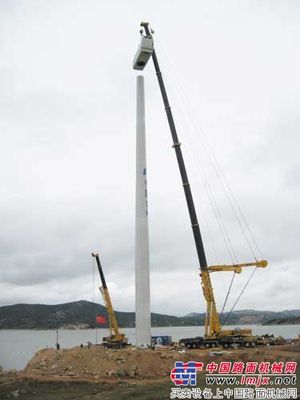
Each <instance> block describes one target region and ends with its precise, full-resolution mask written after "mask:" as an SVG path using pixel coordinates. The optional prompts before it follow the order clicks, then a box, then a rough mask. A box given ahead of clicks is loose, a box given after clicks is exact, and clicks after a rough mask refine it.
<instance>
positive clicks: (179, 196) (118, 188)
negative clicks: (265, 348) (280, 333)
mask: <svg viewBox="0 0 300 400" xmlns="http://www.w3.org/2000/svg"><path fill="white" fill-rule="evenodd" d="M143 20H146V21H150V22H151V24H152V27H153V29H154V30H155V35H154V38H155V46H156V49H157V55H158V57H159V60H160V64H161V69H162V71H163V73H164V76H165V79H166V86H167V90H168V92H169V97H170V103H171V105H172V106H173V111H174V117H175V121H176V122H177V125H178V135H179V138H180V141H181V142H182V150H183V153H184V156H185V158H186V162H187V168H188V173H189V175H190V182H191V185H192V190H193V192H194V194H195V204H196V208H197V212H198V215H199V220H200V225H201V229H202V233H203V241H204V245H205V248H206V252H207V258H208V263H209V264H216V263H222V264H224V263H229V262H231V257H230V256H229V254H228V251H227V250H226V246H225V244H224V240H223V238H222V235H221V233H220V230H219V228H218V222H217V220H216V218H215V216H214V212H213V209H212V207H211V204H210V203H211V202H210V201H209V196H208V195H207V191H208V193H210V196H213V200H212V202H213V203H214V202H216V203H217V205H218V210H219V212H220V215H221V216H222V221H221V222H220V220H219V224H220V223H221V224H224V226H226V231H227V233H228V236H230V241H231V244H232V247H233V248H234V254H235V256H236V259H237V260H238V261H239V262H243V261H251V260H252V259H253V256H252V255H251V251H250V250H249V246H248V245H247V243H246V240H245V238H244V237H243V235H242V233H241V231H240V229H239V224H238V222H237V221H236V219H235V215H234V213H233V212H232V210H231V208H230V206H229V203H228V198H227V196H226V193H224V190H222V187H223V186H224V180H223V181H222V180H221V181H220V180H219V179H218V178H219V177H220V176H223V173H224V175H225V176H226V179H227V180H226V182H228V183H229V186H230V189H231V191H232V192H233V193H234V195H235V197H236V198H237V200H238V203H239V205H240V207H241V209H242V210H243V212H244V215H245V217H246V219H247V222H248V224H249V226H250V228H251V230H252V232H253V235H254V237H255V239H256V241H257V243H258V246H259V248H260V249H261V253H262V256H263V257H264V258H266V259H267V260H269V263H270V265H269V267H268V268H267V269H264V270H261V269H260V270H257V271H256V273H255V275H254V277H253V279H252V281H251V283H250V284H249V286H248V288H247V290H246V292H245V293H244V295H243V297H242V298H241V300H240V302H239V303H238V305H237V309H245V308H253V309H262V310H284V309H293V308H300V304H299V300H298V299H299V296H297V294H298V290H299V284H300V282H299V273H298V269H299V262H300V251H299V237H300V214H299V203H300V190H299V176H300V161H299V154H298V153H299V146H300V139H299V128H300V117H299V106H300V81H299V71H300V55H299V54H300V48H299V47H300V46H299V43H300V28H299V21H300V4H299V2H298V1H283V0H282V1H276V0H270V1H267V0H265V1H264V0H261V1H255V0H249V1H246V0H243V1H241V0H236V1H233V0H232V1H223V0H219V1H217V0H213V1H211V0H205V1H204V0H203V1H199V0H190V1H188V2H187V1H177V0H160V1H155V0H152V1H142V0H132V1H129V0H123V1H121V0H119V1H116V0H107V1H106V0H100V1H99V0H85V1H83V0H82V1H75V0H72V1H71V0H70V1H67V0H59V1H58V0H57V1H46V0H43V1H29V0H28V1H17V0H4V1H1V2H0V26H1V35H0V37H1V38H0V54H1V57H0V88H1V98H0V132H1V146H0V160H1V168H0V221H1V224H0V281H1V283H0V304H1V305H5V304H14V303H19V302H26V303H47V304H54V303H61V302H68V301H75V300H80V299H85V300H90V301H97V302H98V301H102V300H101V298H100V295H99V293H98V289H97V285H98V284H99V277H98V273H97V271H95V266H94V264H93V260H92V257H91V256H90V253H91V252H92V251H97V252H99V253H100V255H101V260H102V264H103V268H104V270H105V274H106V277H107V282H108V285H109V289H110V291H111V297H112V300H113V303H114V307H115V309H117V310H124V311H133V310H134V209H135V107H136V105H135V90H136V88H135V85H136V75H137V73H136V71H134V70H133V69H132V59H133V56H134V54H135V52H136V49H137V46H138V42H139V29H140V27H139V24H140V22H141V21H143ZM143 74H144V76H145V86H146V112H147V116H146V117H147V162H148V192H149V230H150V249H151V254H150V258H151V310H152V311H154V312H161V313H168V314H174V315H184V314H187V313H189V312H204V311H205V302H204V299H203V295H202V291H201V286H200V278H199V271H198V268H199V265H198V262H197V258H196V253H195V249H194V243H193V237H192V233H191V228H190V223H189V218H188V214H187V209H186V205H185V200H184V196H183V191H182V186H181V182H180V177H179V172H178V167H177V164H176V160H175V156H174V154H173V153H174V151H173V149H172V147H171V137H170V133H169V130H168V125H167V122H166V118H165V115H164V109H163V105H162V101H161V96H160V92H159V88H158V84H157V81H156V76H155V73H154V68H153V65H152V62H151V63H149V65H148V66H147V68H146V69H145V71H144V73H143ZM215 159H217V161H218V165H217V167H216V165H215V164H213V160H215ZM214 165H215V167H214ZM221 170H222V172H220V171H221ZM216 171H217V172H218V174H216ZM222 182H223V186H222ZM226 185H227V184H225V186H226ZM226 187H227V186H226ZM205 189H206V190H205ZM227 194H228V193H227ZM230 196H231V195H229V197H230ZM230 198H231V201H232V202H234V201H233V200H232V197H230ZM235 210H237V207H235ZM256 256H257V254H256ZM249 274H251V269H248V270H247V271H246V270H245V271H244V272H243V273H242V274H241V275H239V276H237V277H236V278H235V282H234V286H233V291H232V295H231V297H230V300H229V303H228V307H227V310H228V309H230V307H231V305H232V304H233V303H234V300H235V298H236V297H237V295H238V294H239V292H240V290H241V289H242V287H243V286H244V284H245V282H246V281H247V279H248V277H249ZM230 279H231V273H216V274H215V275H213V276H212V280H213V285H214V288H215V294H216V300H217V304H218V308H219V309H220V308H221V306H222V303H223V301H224V298H225V294H226V290H227V288H228V285H229V282H230Z"/></svg>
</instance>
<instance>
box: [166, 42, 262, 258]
mask: <svg viewBox="0 0 300 400" xmlns="http://www.w3.org/2000/svg"><path fill="white" fill-rule="evenodd" d="M160 47H161V44H160ZM162 53H163V56H164V58H165V59H166V61H167V62H166V64H168V69H171V70H172V73H173V75H174V82H175V83H174V86H176V89H177V92H178V94H179V97H180V98H181V100H182V102H183V103H186V104H187V106H186V110H187V112H188V113H189V118H188V120H189V121H191V126H192V128H193V129H192V130H191V132H192V131H194V137H196V138H197V139H198V138H199V136H198V135H197V132H200V133H201V134H202V142H201V141H200V142H199V143H200V144H201V146H202V147H203V148H204V150H205V151H206V154H207V155H208V157H209V159H210V162H211V166H212V168H213V170H214V172H215V175H216V177H217V178H218V180H219V182H220V184H221V186H222V188H223V191H224V193H225V195H226V198H227V201H228V203H229V206H230V208H231V210H232V212H233V214H234V216H235V219H236V221H237V223H238V225H239V227H240V230H241V232H242V235H243V236H244V238H245V241H246V242H247V244H248V247H249V249H250V252H251V254H252V256H253V257H254V258H255V259H257V257H256V255H255V251H254V248H253V247H255V249H256V250H257V253H258V254H259V255H260V253H261V252H260V250H259V248H258V245H257V242H256V240H255V238H254V235H253V233H252V231H251V229H250V226H249V224H248V222H247V220H246V217H245V215H244V213H243V211H242V208H241V207H240V205H239V203H238V200H237V198H236V196H235V195H234V193H233V191H232V189H231V187H230V185H229V183H228V180H227V179H226V177H225V173H224V171H223V169H222V167H221V166H220V164H219V162H218V160H217V158H216V156H215V155H214V152H213V150H212V148H211V146H210V144H209V141H208V139H207V135H206V134H205V132H204V130H203V128H202V126H201V123H200V121H199V119H198V118H197V114H196V112H195V111H194V109H193V106H192V105H191V103H190V101H189V100H188V98H187V96H186V95H185V93H184V90H183V89H182V86H181V84H180V82H179V79H178V78H177V76H176V72H175V70H174V68H173V66H172V64H171V63H170V61H169V59H168V56H167V55H166V53H165V52H164V51H162ZM170 66H171V67H170ZM172 82H173V81H172ZM194 119H197V126H196V125H195V123H194ZM230 195H231V196H232V198H233V200H234V203H235V204H236V207H237V210H238V213H237V210H236V209H235V208H234V205H233V202H232V201H231V199H230ZM238 214H240V216H239V215H238ZM241 219H242V221H243V222H244V224H245V227H243V224H242V222H241ZM245 228H246V229H245ZM246 230H247V231H248V235H249V236H250V239H251V240H252V242H253V244H254V246H253V245H252V244H251V242H250V240H249V238H248V236H247V234H246Z"/></svg>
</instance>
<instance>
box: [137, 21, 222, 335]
mask: <svg viewBox="0 0 300 400" xmlns="http://www.w3.org/2000/svg"><path fill="white" fill-rule="evenodd" d="M141 26H142V27H143V28H144V30H145V33H146V37H149V38H152V35H151V32H150V29H149V24H148V23H147V22H142V23H141ZM152 59H153V63H154V68H155V71H156V75H157V79H158V84H159V87H160V91H161V95H162V99H163V103H164V106H165V111H166V114H167V119H168V123H169V127H170V131H171V135H172V139H173V148H174V150H175V154H176V158H177V162H178V167H179V171H180V175H181V180H182V185H183V190H184V194H185V199H186V203H187V207H188V211H189V216H190V221H191V226H192V231H193V235H194V242H195V246H196V251H197V256H198V261H199V264H200V270H201V273H200V276H201V285H202V289H203V295H204V297H205V300H206V302H207V312H206V319H205V335H206V336H212V335H214V334H217V333H218V332H219V331H220V321H219V316H218V313H217V309H216V302H215V298H214V292H213V287H212V283H211V279H210V275H209V271H208V268H207V261H206V255H205V250H204V246H203V241H202V235H201V231H200V226H199V222H198V217H197V213H196V209H195V205H194V199H193V195H192V190H191V186H190V183H189V180H188V175H187V172H186V168H185V163H184V159H183V155H182V151H181V147H180V146H181V143H180V142H179V139H178V135H177V131H176V126H175V122H174V118H173V114H172V110H171V106H170V104H169V100H168V95H167V91H166V88H165V84H164V80H163V77H162V73H161V71H160V67H159V63H158V59H157V56H156V52H155V49H154V48H153V49H152Z"/></svg>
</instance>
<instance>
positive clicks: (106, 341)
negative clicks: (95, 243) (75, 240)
mask: <svg viewBox="0 0 300 400" xmlns="http://www.w3.org/2000/svg"><path fill="white" fill-rule="evenodd" d="M92 256H93V257H94V258H95V259H96V262H97V267H98V270H99V274H100V279H101V283H102V286H100V287H99V289H100V292H101V294H102V297H103V300H104V304H105V307H106V309H107V314H108V321H109V331H110V336H108V337H104V338H103V340H102V343H103V345H104V346H106V347H110V348H122V347H125V346H127V345H128V339H127V337H126V336H125V334H124V333H120V331H119V326H118V321H117V318H116V315H115V312H114V309H113V306H112V302H111V299H110V295H109V292H108V288H107V285H106V281H105V277H104V273H103V269H102V265H101V263H100V259H99V254H98V253H92Z"/></svg>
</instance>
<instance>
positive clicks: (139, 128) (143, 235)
mask: <svg viewBox="0 0 300 400" xmlns="http://www.w3.org/2000/svg"><path fill="white" fill-rule="evenodd" d="M136 93H137V114H136V116H137V118H136V198H135V199H136V209H135V334H136V345H137V346H145V345H150V344H151V318H150V272H149V233H148V204H147V174H146V171H147V170H146V134H145V93H144V77H143V76H138V77H137V92H136Z"/></svg>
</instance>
